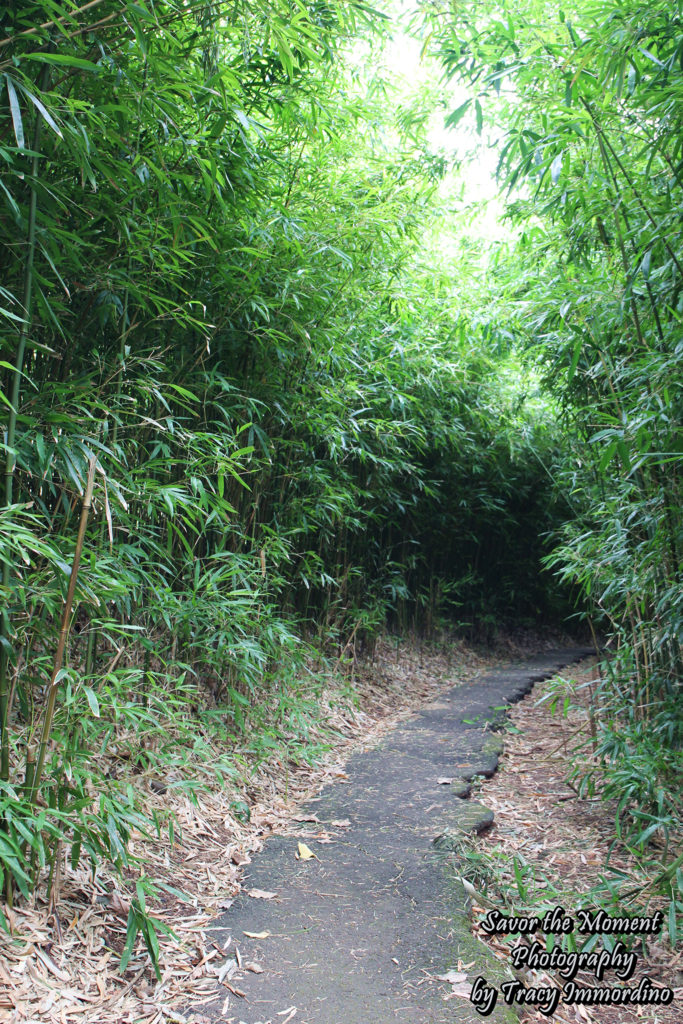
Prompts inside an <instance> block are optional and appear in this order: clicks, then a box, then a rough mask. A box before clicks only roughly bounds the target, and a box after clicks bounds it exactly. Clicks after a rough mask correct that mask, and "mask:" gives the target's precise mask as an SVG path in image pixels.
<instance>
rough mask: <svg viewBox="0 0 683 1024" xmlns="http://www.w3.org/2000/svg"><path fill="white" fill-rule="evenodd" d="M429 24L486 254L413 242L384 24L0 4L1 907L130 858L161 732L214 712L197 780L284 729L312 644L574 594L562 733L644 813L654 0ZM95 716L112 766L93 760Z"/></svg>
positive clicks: (651, 598) (675, 38) (665, 518)
mask: <svg viewBox="0 0 683 1024" xmlns="http://www.w3.org/2000/svg"><path fill="white" fill-rule="evenodd" d="M424 18H426V19H427V20H428V21H429V27H430V32H431V35H430V36H429V40H430V42H429V45H432V46H434V47H435V48H436V50H437V51H438V54H439V58H440V60H441V62H442V64H443V67H444V68H445V71H446V76H447V77H448V78H450V79H452V80H454V79H457V80H459V81H460V82H465V83H467V84H468V87H469V88H470V90H471V98H470V99H469V100H466V101H465V102H464V103H462V104H460V105H459V106H458V107H457V109H454V110H453V111H451V112H449V117H448V123H449V124H450V125H451V126H452V127H456V126H457V124H458V122H462V123H465V122H466V121H467V119H468V118H470V117H471V119H472V126H473V128H474V129H475V130H478V131H479V132H480V133H484V132H489V133H490V138H491V140H492V144H494V145H496V146H497V147H498V152H499V157H500V167H499V173H500V178H501V181H502V183H503V184H504V186H505V188H506V189H507V211H508V214H509V216H510V217H511V219H512V220H513V221H514V222H516V224H517V225H518V227H517V231H516V234H514V235H511V236H510V238H511V239H512V240H511V241H510V242H509V244H507V243H506V244H500V245H497V246H496V245H491V250H492V254H491V256H490V260H489V266H488V269H485V268H484V267H483V263H482V260H481V247H479V248H477V246H470V245H468V242H467V238H466V237H465V236H466V234H467V228H466V223H465V221H464V220H463V221H461V222H460V223H459V227H458V232H459V233H460V235H461V236H463V237H460V247H459V249H457V252H458V256H457V259H458V260H459V261H460V265H459V266H457V267H454V266H452V265H451V266H450V267H449V265H448V260H447V259H446V257H445V255H444V251H443V250H440V248H439V244H438V238H439V232H440V231H441V230H443V231H446V230H447V228H448V218H447V217H446V216H445V215H444V210H445V206H444V199H443V191H441V192H440V191H439V183H440V181H441V179H442V177H443V175H444V174H445V172H446V169H447V168H446V161H445V160H444V159H443V157H442V156H439V155H435V154H434V153H432V152H430V150H429V146H428V144H427V141H426V139H427V128H426V125H427V115H428V113H429V111H428V110H426V112H425V110H422V111H421V110H420V103H417V105H416V106H415V107H414V108H411V107H410V105H409V104H406V103H405V102H404V100H403V99H402V98H401V97H400V96H399V95H397V94H393V93H391V91H390V87H389V86H387V84H386V83H385V82H383V81H382V80H381V78H379V77H373V76H372V75H369V74H367V73H365V72H364V71H362V68H361V63H362V62H361V61H360V58H359V57H358V54H357V51H356V50H354V47H355V46H357V44H358V40H359V39H361V38H363V39H365V41H366V45H367V46H370V47H372V46H379V45H381V39H382V34H383V32H384V31H385V23H386V19H385V18H384V17H383V16H381V15H380V14H378V13H377V12H375V11H373V10H371V9H370V8H369V7H367V6H366V4H365V3H364V2H362V0H330V2H318V0H316V2H314V3H310V4H298V3H297V4H290V3H288V2H285V0H276V2H275V3H267V4H266V3H263V2H260V0H247V2H243V3H238V4H230V5H228V4H223V3H220V2H217V3H209V2H199V3H192V2H189V0H185V2H183V0H160V2H154V3H153V2H151V0H147V2H145V0H141V2H136V3H132V2H128V0H99V2H95V3H89V4H86V5H85V6H83V7H81V8H75V7H74V6H73V5H71V4H67V3H65V2H61V3H54V2H52V0H49V2H48V0H35V2H28V3H24V4H21V5H19V6H18V7H16V6H15V9H14V10H13V11H11V12H3V13H2V14H0V36H1V38H0V157H1V159H2V164H1V165H0V204H2V205H1V206H0V240H1V243H2V244H1V245H0V281H1V282H2V283H1V284H0V370H1V372H2V377H3V380H2V391H1V392H0V398H1V399H2V409H1V410H0V415H2V417H3V430H4V444H3V452H4V464H5V469H4V474H3V483H2V495H1V497H0V563H1V564H2V581H1V588H2V598H3V607H2V618H1V621H0V814H1V816H2V817H1V822H0V867H1V868H2V871H3V872H4V875H3V880H4V885H5V890H6V893H7V897H8V898H9V899H12V898H13V895H14V892H15V889H17V888H18V889H19V890H21V892H22V893H23V894H24V895H25V896H28V895H29V893H30V892H31V891H32V890H33V889H34V888H35V887H36V886H37V885H38V883H39V881H40V880H41V879H45V878H46V876H47V877H48V887H49V885H50V884H51V882H50V880H51V878H52V876H53V870H52V869H53V868H54V864H55V862H56V859H57V858H58V856H60V855H61V854H60V850H61V846H62V844H63V845H64V846H65V847H66V849H67V851H68V855H69V856H70V858H71V863H72V864H76V863H78V861H79V859H80V858H81V857H82V856H83V857H87V858H90V860H91V861H92V862H93V863H94V864H96V863H97V862H99V861H100V860H101V859H102V858H105V859H109V860H111V861H112V862H114V863H115V864H118V865H119V866H122V865H125V864H126V863H127V849H126V841H127V837H128V835H129V833H130V830H131V829H132V828H149V827H150V822H149V821H147V822H146V821H145V820H143V818H142V817H141V815H140V809H139V806H138V803H137V798H136V791H135V788H134V787H131V786H130V785H129V782H130V779H131V777H132V775H133V774H134V772H135V771H139V770H143V769H144V768H145V767H147V766H148V765H149V764H151V763H153V762H154V759H155V758H156V759H159V758H162V759H166V763H170V762H171V761H173V759H174V758H176V759H177V758H179V757H181V755H180V754H179V752H178V750H179V748H176V747H175V746H174V742H175V740H171V739H170V738H169V737H171V736H173V737H174V738H175V739H177V737H178V735H179V730H180V732H182V735H183V743H184V744H185V746H184V747H183V750H191V755H192V756H193V757H196V758H201V757H202V756H203V752H204V753H206V751H207V750H209V749H212V748H210V746H209V745H208V744H207V743H205V739H206V737H208V736H210V735H211V734H212V730H214V732H215V730H220V729H222V730H223V732H222V733H221V736H223V737H225V745H226V756H225V760H224V761H221V763H220V764H218V765H217V766H215V767H216V770H217V771H219V772H224V773H229V772H230V771H231V765H230V748H229V737H230V734H231V732H232V733H234V731H235V730H239V729H241V728H243V727H244V726H245V723H246V721H247V719H248V716H249V715H250V714H251V713H252V712H253V710H254V709H255V708H259V707H263V706H265V705H266V704H267V703H268V701H269V700H270V698H271V697H272V696H273V694H275V695H276V696H277V701H279V703H278V704H277V707H278V711H277V714H276V716H275V719H274V720H273V721H272V722H270V723H269V726H268V727H269V729H270V730H271V731H270V733H269V736H272V737H276V738H277V736H278V735H279V736H280V737H282V736H285V735H286V736H287V742H288V744H290V741H291V744H293V745H294V747H295V746H296V739H297V735H298V733H297V730H298V729H299V728H300V723H299V724H297V723H298V721H299V720H298V719H297V716H296V714H294V713H290V712H291V705H288V707H289V710H287V711H285V706H286V703H287V693H292V692H294V690H295V687H296V684H295V680H296V678H297V676H299V677H300V676H301V675H302V674H305V671H304V670H306V671H312V668H311V665H312V661H311V659H310V657H309V655H310V652H311V651H313V650H315V651H316V652H317V655H318V656H322V655H323V654H325V653H326V654H327V655H331V654H333V655H334V656H335V657H336V658H337V659H341V661H344V660H346V659H353V657H355V654H356V651H357V648H358V646H359V645H361V644H363V643H367V642H368V641H371V640H372V638H373V637H374V636H376V635H377V633H378V632H379V631H380V630H381V629H382V628H384V627H385V626H386V625H390V626H393V627H394V628H398V629H401V630H407V629H413V628H416V629H419V630H425V631H431V630H433V629H434V628H435V627H436V626H437V625H438V624H439V623H440V622H444V621H448V622H451V623H456V624H459V625H460V626H461V627H464V628H468V629H470V630H473V631H474V632H475V633H476V635H478V636H481V637H487V636H489V635H490V633H491V632H492V631H493V627H494V626H495V625H496V624H497V623H499V622H500V621H501V620H502V619H505V618H507V619H508V620H513V619H516V620H518V621H519V620H521V619H532V618H536V619H538V618H540V617H543V616H546V617H551V618H552V617H558V616H559V615H561V614H564V613H565V612H566V611H567V603H566V602H567V597H566V595H567V593H570V592H571V589H572V588H573V592H574V593H575V594H576V593H580V594H581V595H582V600H583V601H584V602H586V603H587V605H586V606H589V607H590V608H591V619H592V621H593V622H594V623H595V624H596V626H597V628H598V629H600V630H606V631H607V633H608V634H609V635H610V636H611V638H612V641H613V645H614V657H613V658H612V660H611V661H610V663H609V667H608V675H607V683H606V685H605V686H604V688H603V691H602V693H601V694H600V699H599V701H598V704H597V705H596V709H595V723H594V724H595V751H594V755H595V757H594V760H592V761H591V764H592V765H593V764H594V765H601V766H602V767H606V768H607V770H608V774H607V789H606V792H607V794H608V795H614V796H616V797H617V798H618V800H619V815H620V821H621V820H624V821H626V820H627V814H626V812H628V815H630V818H629V819H628V820H630V821H633V820H635V821H636V824H637V828H636V838H637V840H638V842H639V843H640V846H641V847H643V848H644V846H645V844H646V842H647V841H648V840H649V839H652V838H653V837H658V838H659V839H660V840H661V841H663V842H666V841H667V837H668V834H669V830H670V829H671V827H672V825H673V823H674V820H675V817H676V814H677V807H676V778H677V776H676V771H677V767H678V766H680V756H681V755H680V750H681V739H682V736H681V731H682V725H681V714H680V679H681V678H682V677H683V658H682V656H681V615H682V604H681V586H680V560H681V546H682V544H683V519H682V516H681V484H680V471H679V465H680V458H681V435H680V415H681V401H682V396H681V369H682V368H681V360H682V358H683V345H682V343H681V337H682V335H681V329H680V324H681V315H682V314H683V291H682V288H681V265H682V263H683V253H682V247H681V223H680V202H681V195H680V185H681V173H682V167H683V162H682V161H683V157H682V154H681V147H682V145H683V136H682V132H681V128H682V126H681V109H683V107H682V106H681V99H682V98H683V97H682V96H681V93H682V91H683V59H682V54H683V31H682V28H681V12H680V9H679V7H674V8H672V7H671V5H670V4H664V3H659V2H658V3H654V4H648V5H642V4H637V3H634V2H633V0H627V2H625V3H618V4H617V3H615V4H613V5H611V4H608V5H604V4H601V5H600V6H599V8H598V7H596V8H595V9H594V8H593V7H592V6H591V5H590V4H588V3H586V4H580V5H579V7H578V9H575V10H573V11H572V13H571V18H570V17H569V14H568V13H567V14H566V15H565V14H563V13H562V12H559V14H558V15H557V16H555V14H552V15H549V13H548V11H547V9H546V6H545V5H542V4H536V3H535V2H530V3H528V4H526V5H524V4H522V5H519V4H516V5H515V6H514V8H512V7H511V6H508V5H507V4H506V3H498V2H493V0H492V2H490V3H486V4H480V3H479V4H476V5H474V4H473V5H468V4H463V5H458V8H457V10H451V9H450V7H449V8H448V10H447V11H444V12H440V11H439V9H438V6H434V5H430V7H429V8H428V9H427V10H426V13H425V14H424ZM425 45H428V44H427V43H426V44H425ZM423 106H424V105H423ZM427 106H428V104H427ZM463 119H464V120H463ZM446 205H447V204H446ZM475 250H476V256H477V259H476V260H475V259H474V256H475ZM494 250H495V252H494ZM468 260H469V261H470V262H468ZM522 359H524V360H526V363H527V366H526V368H522V367H521V365H520V360H522ZM538 381H542V382H543V385H544V388H545V398H539V396H538V394H537V391H538V384H537V382H538ZM551 539H552V541H553V543H554V548H553V549H552V550H551ZM544 555H545V562H546V570H545V571H544V572H541V570H540V565H539V562H540V559H541V558H542V556H544ZM553 573H554V574H555V577H553ZM558 579H559V580H560V581H563V582H564V584H565V589H564V591H562V589H561V587H559V586H558V583H557V580H558ZM307 659H308V660H307ZM207 697H209V698H210V700H211V701H212V702H213V706H212V707H210V708H209V710H208V711H207V704H206V701H207ZM277 701H276V702H277ZM192 715H194V716H195V717H194V718H192V717H190V716H192ZM171 723H172V726H173V728H172V729H171ZM192 723H193V724H192ZM107 746H111V747H112V748H113V749H115V750H116V751H117V756H118V754H120V756H121V760H122V762H125V763H126V765H127V768H126V769H125V770H122V772H121V773H120V777H119V778H108V779H104V778H102V779H98V778H95V779H93V777H92V765H91V763H90V758H91V753H92V751H96V750H102V749H105V748H107ZM288 749H293V747H291V745H290V746H288ZM182 756H185V755H182ZM188 756H189V755H188ZM207 756H208V755H207ZM174 763H175V762H174ZM585 778H586V781H587V782H589V783H590V782H591V781H592V776H591V775H590V774H589V775H587V776H585ZM157 825H158V823H157ZM660 850H661V846H660ZM675 864H676V862H674V865H675ZM679 866H680V861H679ZM48 868H50V869H51V870H50V871H49V874H48V870H47V869H48ZM667 871H668V872H669V874H668V875H667V878H668V879H669V881H671V879H672V878H673V877H674V876H673V873H672V871H671V868H670V867H669V868H668V869H667ZM674 871H675V867H674ZM139 897H140V898H139V900H138V902H137V903H135V902H134V903H133V904H132V909H131V914H132V915H133V918H132V924H131V928H132V931H131V934H132V935H133V937H134V934H135V930H136V928H137V927H140V928H142V929H143V931H144V920H145V915H144V913H143V910H144V894H139ZM674 911H675V907H674ZM136 915H137V916H136ZM149 941H150V943H152V944H153V938H150V939H149Z"/></svg>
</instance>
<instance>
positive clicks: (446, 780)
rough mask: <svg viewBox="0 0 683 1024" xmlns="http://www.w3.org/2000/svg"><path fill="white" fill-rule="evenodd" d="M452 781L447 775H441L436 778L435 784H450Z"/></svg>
mask: <svg viewBox="0 0 683 1024" xmlns="http://www.w3.org/2000/svg"><path fill="white" fill-rule="evenodd" d="M452 781H453V779H452V778H449V777H448V776H447V775H442V776H441V778H440V779H437V780H436V784H437V786H450V784H451V782H452Z"/></svg>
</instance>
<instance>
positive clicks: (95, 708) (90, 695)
mask: <svg viewBox="0 0 683 1024" xmlns="http://www.w3.org/2000/svg"><path fill="white" fill-rule="evenodd" d="M83 692H84V693H85V696H86V698H87V700H88V704H89V705H90V710H91V711H92V713H93V715H94V716H95V718H99V717H100V705H99V701H98V700H97V696H96V694H95V692H94V690H92V689H91V688H90V687H89V686H84V687H83Z"/></svg>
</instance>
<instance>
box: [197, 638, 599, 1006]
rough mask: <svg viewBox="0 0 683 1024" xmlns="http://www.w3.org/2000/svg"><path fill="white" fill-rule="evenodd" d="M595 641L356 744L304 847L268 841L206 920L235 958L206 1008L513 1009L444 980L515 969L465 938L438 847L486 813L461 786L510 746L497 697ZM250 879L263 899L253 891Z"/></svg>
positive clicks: (461, 692) (516, 670) (321, 799)
mask: <svg viewBox="0 0 683 1024" xmlns="http://www.w3.org/2000/svg"><path fill="white" fill-rule="evenodd" d="M593 653H594V651H592V650H591V649H588V648H571V649H567V650H559V651H552V652H549V653H544V654H540V655H537V656H535V657H533V658H530V659H528V660H526V661H524V662H523V663H515V664H513V665H510V666H508V667H506V668H501V669H498V670H496V671H495V672H492V673H489V674H487V675H486V676H484V677H483V678H481V679H479V680H477V681H475V682H474V683H467V684H464V685H462V686H455V687H453V688H452V689H451V690H448V691H446V692H445V693H443V694H442V695H441V696H440V697H439V698H438V699H437V700H435V701H433V702H432V703H431V704H428V705H427V706H426V707H424V708H423V709H422V710H421V711H420V712H418V713H417V714H416V715H414V716H413V717H412V718H410V719H409V720H407V721H406V722H404V723H402V724H400V725H399V726H398V727H397V728H395V729H394V730H393V731H392V732H391V733H389V734H388V735H387V736H386V737H385V738H384V740H383V741H382V742H381V743H380V744H379V745H378V746H377V747H375V748H374V749H373V750H370V751H367V752H364V753H360V754H356V755H354V756H352V757H351V759H350V760H349V762H348V764H347V767H346V773H347V777H346V779H344V780H343V781H340V782H337V783H334V784H332V785H329V786H327V787H325V789H323V790H322V791H321V793H320V795H319V796H318V797H316V798H315V799H313V800H311V801H309V804H308V806H307V808H306V811H307V812H308V813H310V815H311V817H313V816H315V818H314V824H310V823H309V824H308V825H306V826H305V830H306V831H305V835H303V834H302V841H303V842H304V844H305V845H304V846H303V848H300V847H299V841H298V839H297V836H296V834H288V835H282V836H277V835H276V836H273V837H271V838H270V839H268V840H267V842H266V844H265V846H264V849H263V851H262V852H261V853H260V854H258V855H257V856H256V857H255V859H254V863H253V864H251V865H250V866H249V867H248V869H247V874H246V877H245V879H244V883H243V891H242V893H241V894H240V896H239V897H238V898H237V899H236V900H235V903H234V904H233V906H232V907H230V909H229V910H228V911H227V912H226V913H225V914H224V915H223V916H222V917H220V918H219V919H218V920H217V921H216V922H215V924H214V925H213V926H212V927H211V929H210V935H211V937H212V939H213V940H214V942H215V943H216V945H218V946H221V947H223V946H224V945H225V944H226V943H227V940H228V938H229V937H230V938H231V940H232V941H231V942H230V943H229V944H228V945H227V948H226V954H227V956H228V957H234V958H235V959H234V962H233V963H232V964H231V962H230V960H229V961H228V964H227V967H226V972H225V980H228V979H229V982H228V983H229V985H230V986H231V988H230V989H228V988H226V987H224V986H221V988H220V992H219V993H217V996H216V1002H215V1004H213V1005H212V1006H211V1007H209V1008H208V1009H207V1008H206V1007H203V1008H202V1011H203V1013H204V1014H207V1013H208V1014H209V1015H210V1016H211V1017H212V1018H213V1019H214V1020H216V1021H219V1020H220V1021H224V1022H226V1024H227V1022H233V1024H285V1022H290V1021H292V1022H293V1024H392V1022H398V1024H456V1022H457V1024H460V1022H462V1024H474V1022H480V1021H482V1020H483V1019H487V1020H488V1021H490V1022H492V1024H503V1022H508V1021H514V1020H516V1017H515V1015H514V1014H513V1012H512V1010H511V1009H510V1008H509V1007H506V1006H505V1005H499V1006H497V1007H496V1009H495V1010H494V1012H493V1014H492V1015H491V1016H489V1017H487V1018H482V1017H481V1016H480V1015H479V1014H478V1013H477V1011H476V1010H475V1009H474V1007H473V1006H472V1004H471V1003H470V1002H469V1000H468V999H467V998H463V997H461V996H453V995H452V989H451V986H450V985H449V984H447V983H446V982H444V981H442V980H439V979H438V975H445V974H446V972H447V971H449V970H452V969H454V968H455V967H456V966H457V964H458V961H460V962H461V963H462V964H464V965H470V966H468V968H467V974H468V979H470V980H473V979H474V978H475V977H476V976H477V975H479V974H484V975H486V977H487V978H488V979H490V980H491V982H492V983H493V982H495V981H496V980H498V981H502V980H507V978H508V977H510V975H507V974H506V969H505V965H504V964H502V963H501V962H499V961H498V960H496V959H495V958H494V957H492V956H491V954H490V953H489V952H488V950H487V949H486V947H485V946H483V944H482V943H480V942H479V941H478V940H477V939H475V938H474V937H473V936H472V935H471V933H470V928H469V921H468V915H467V896H466V894H465V892H464V890H463V888H462V885H461V883H459V882H458V881H457V880H456V879H455V877H454V873H453V871H452V869H451V870H449V869H448V867H447V865H446V858H445V851H447V850H448V848H449V846H450V845H451V844H450V843H449V834H452V833H457V832H458V831H461V830H463V829H464V830H466V831H482V830H483V829H484V828H486V827H487V826H488V825H490V824H491V822H492V821H493V813H492V812H491V811H490V810H487V809H486V808H485V807H483V806H482V805H481V804H479V803H477V802H475V801H471V800H468V799H467V797H468V795H469V781H470V780H471V779H472V778H473V777H474V776H475V775H485V776H491V775H492V774H493V773H494V772H495V770H496V767H497V764H498V755H499V753H500V751H501V748H502V744H501V743H500V740H499V737H498V736H497V735H496V734H495V732H492V731H491V729H492V727H493V728H495V726H496V724H497V723H498V724H499V723H500V721H501V716H502V714H503V712H502V711H501V707H502V706H504V705H507V704H510V703H513V702H514V701H517V700H519V699H520V698H521V697H523V696H524V695H525V694H527V693H528V692H529V691H530V690H531V688H532V686H533V684H534V683H535V682H538V681H540V680H542V679H546V678H548V677H549V676H552V675H554V674H555V673H556V672H557V671H559V670H560V669H561V668H563V667H564V666H565V665H568V664H571V663H573V662H575V661H578V660H580V659H581V658H583V657H585V656H587V655H589V654H593ZM447 779H450V780H451V781H450V782H446V781H445V780H447ZM318 823H319V824H318ZM302 827H303V826H302ZM317 829H319V830H321V831H322V835H321V836H320V839H319V840H316V839H315V830H317ZM321 840H322V841H321ZM309 853H310V854H313V855H314V856H309ZM298 855H299V856H298ZM254 890H256V893H259V892H260V893H262V894H265V896H266V898H263V896H262V897H261V898H258V896H257V898H250V897H249V895H248V894H249V892H254ZM272 893H275V894H276V895H275V897H271V898H268V897H269V894H272ZM249 933H251V934H249ZM251 967H255V968H256V970H255V971H254V970H252V969H250V968H251ZM257 972H258V973H257ZM235 990H236V991H235ZM449 995H450V996H451V997H450V998H448V999H445V998H444V997H445V996H449ZM226 997H227V1000H226Z"/></svg>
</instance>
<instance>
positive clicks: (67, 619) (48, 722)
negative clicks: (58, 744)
mask: <svg viewBox="0 0 683 1024" xmlns="http://www.w3.org/2000/svg"><path fill="white" fill-rule="evenodd" d="M96 466H97V458H96V456H94V455H93V457H92V458H91V460H90V465H89V466H88V479H87V483H86V487H85V494H84V496H83V504H82V506H81V521H80V523H79V526H78V537H77V538H76V550H75V551H74V560H73V564H72V566H71V575H70V577H69V586H68V589H67V592H66V599H65V601H64V611H63V613H62V624H61V628H60V631H59V640H58V642H57V650H56V651H55V657H54V662H53V665H52V677H51V679H50V688H49V690H48V698H47V704H46V706H45V716H44V719H43V729H42V734H41V737H40V745H39V747H38V758H37V761H36V767H35V771H34V773H33V781H32V783H31V788H30V792H29V793H28V799H29V802H30V803H35V799H36V794H37V792H38V787H39V785H40V781H41V778H42V774H43V769H44V767H45V758H46V756H47V746H48V743H49V741H50V733H51V731H52V722H53V719H54V714H55V704H56V700H57V689H58V687H59V672H60V669H61V667H62V662H63V660H64V651H65V650H66V642H67V639H68V636H69V629H70V625H71V609H72V607H73V602H74V595H75V593H76V581H77V579H78V567H79V565H80V561H81V552H82V551H83V541H84V539H85V531H86V527H87V525H88V516H89V515H90V506H91V503H92V494H93V489H94V486H95V469H96Z"/></svg>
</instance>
